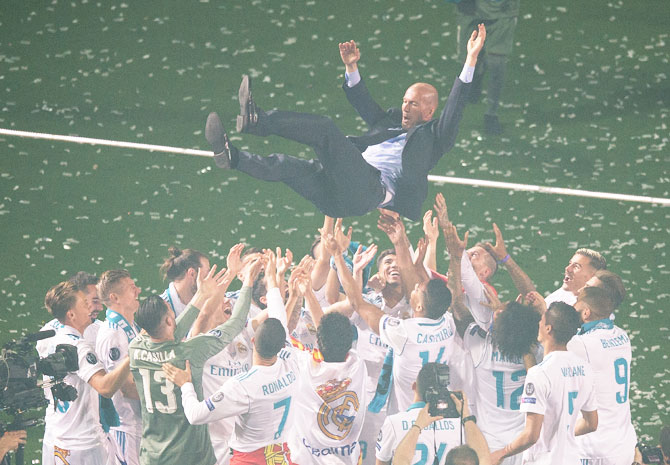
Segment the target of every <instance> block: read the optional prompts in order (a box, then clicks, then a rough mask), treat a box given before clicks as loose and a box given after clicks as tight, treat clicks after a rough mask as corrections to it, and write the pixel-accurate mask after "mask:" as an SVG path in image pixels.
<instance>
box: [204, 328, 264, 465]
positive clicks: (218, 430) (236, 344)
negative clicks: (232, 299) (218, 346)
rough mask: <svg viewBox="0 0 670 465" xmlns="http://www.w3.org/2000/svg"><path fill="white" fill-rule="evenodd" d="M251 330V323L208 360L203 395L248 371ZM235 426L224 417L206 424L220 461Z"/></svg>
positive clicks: (225, 451)
mask: <svg viewBox="0 0 670 465" xmlns="http://www.w3.org/2000/svg"><path fill="white" fill-rule="evenodd" d="M253 337H254V331H253V329H252V327H251V323H250V322H247V325H246V326H245V328H244V329H243V330H242V332H241V333H240V334H238V335H237V336H236V337H235V339H233V341H232V342H231V343H230V344H228V345H227V346H226V347H225V348H224V349H223V350H222V351H221V352H219V353H218V354H216V355H214V356H213V357H211V358H209V359H208V360H207V362H205V365H204V367H203V369H202V393H203V395H204V396H205V397H209V396H211V395H213V394H214V393H215V392H216V391H217V390H218V389H219V388H221V386H223V384H224V383H225V382H226V381H228V380H229V379H231V378H233V377H235V376H237V375H239V374H242V373H246V372H247V371H249V370H250V369H251V364H252V358H253V357H252V356H253V342H252V340H253ZM234 427H235V419H234V418H224V419H222V420H219V421H215V422H213V423H210V424H209V425H208V429H209V436H210V438H211V440H212V447H214V454H215V455H216V458H217V460H219V462H221V461H222V460H223V459H224V458H225V457H226V456H227V454H228V449H229V444H228V442H229V441H230V437H231V436H232V434H233V428H234Z"/></svg>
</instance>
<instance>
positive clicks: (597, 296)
mask: <svg viewBox="0 0 670 465" xmlns="http://www.w3.org/2000/svg"><path fill="white" fill-rule="evenodd" d="M577 301H578V302H584V303H585V304H586V305H588V306H589V308H590V309H591V312H592V313H593V314H594V316H596V317H597V318H598V319H599V320H602V319H603V318H607V317H608V316H609V315H610V313H612V312H613V311H614V303H613V302H612V299H610V297H609V294H608V293H607V291H606V290H605V289H603V288H601V287H585V288H582V290H581V291H579V294H578V295H577Z"/></svg>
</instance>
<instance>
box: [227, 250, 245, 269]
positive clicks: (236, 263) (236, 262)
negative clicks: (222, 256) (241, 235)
mask: <svg viewBox="0 0 670 465" xmlns="http://www.w3.org/2000/svg"><path fill="white" fill-rule="evenodd" d="M243 250H244V244H242V243H239V244H235V245H234V246H232V247H231V248H230V250H229V251H228V256H227V257H226V266H227V267H228V272H229V273H230V274H231V275H232V276H237V274H238V273H239V272H240V271H241V270H242V266H243V265H242V258H241V255H242V251H243Z"/></svg>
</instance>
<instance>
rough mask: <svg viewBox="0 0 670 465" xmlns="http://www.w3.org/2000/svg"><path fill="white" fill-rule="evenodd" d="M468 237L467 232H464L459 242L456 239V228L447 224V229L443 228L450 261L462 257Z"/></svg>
mask: <svg viewBox="0 0 670 465" xmlns="http://www.w3.org/2000/svg"><path fill="white" fill-rule="evenodd" d="M468 235H469V231H465V234H464V235H463V240H461V239H460V238H459V237H458V231H457V230H456V226H454V225H453V224H452V223H448V224H447V227H446V228H444V239H445V241H446V242H447V250H448V251H449V256H450V257H451V258H452V259H460V258H461V257H463V252H464V251H465V249H466V248H467V246H468Z"/></svg>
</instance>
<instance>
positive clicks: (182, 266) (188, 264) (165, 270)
mask: <svg viewBox="0 0 670 465" xmlns="http://www.w3.org/2000/svg"><path fill="white" fill-rule="evenodd" d="M168 253H169V254H170V255H169V256H168V257H167V258H166V259H165V261H164V262H163V264H162V265H161V267H160V272H161V275H162V276H163V279H167V280H168V281H174V280H175V279H180V278H183V277H184V274H186V272H187V271H188V270H189V269H190V268H194V269H196V270H197V269H198V268H200V266H201V263H200V260H201V259H203V258H207V255H205V254H203V253H202V252H198V251H197V250H194V249H184V250H181V249H180V248H178V247H170V248H169V249H168Z"/></svg>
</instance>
